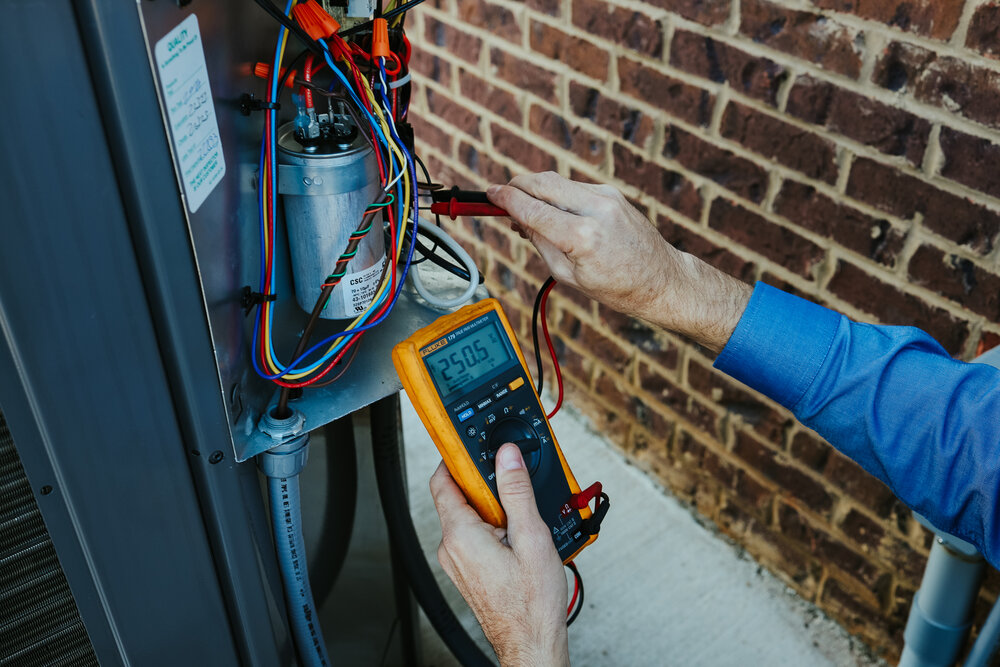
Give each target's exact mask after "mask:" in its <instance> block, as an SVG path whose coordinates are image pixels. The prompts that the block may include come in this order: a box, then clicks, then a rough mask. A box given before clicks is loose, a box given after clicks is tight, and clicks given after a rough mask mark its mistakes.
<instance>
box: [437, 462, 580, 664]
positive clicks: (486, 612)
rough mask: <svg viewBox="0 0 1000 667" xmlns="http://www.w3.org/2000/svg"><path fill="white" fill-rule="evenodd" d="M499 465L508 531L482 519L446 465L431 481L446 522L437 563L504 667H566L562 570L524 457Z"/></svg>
mask: <svg viewBox="0 0 1000 667" xmlns="http://www.w3.org/2000/svg"><path fill="white" fill-rule="evenodd" d="M496 462H497V463H496V471H497V490H498V491H499V495H500V503H501V505H503V508H504V511H505V512H506V513H507V528H506V530H505V529H502V528H494V527H493V526H491V525H490V524H488V523H486V522H484V521H483V520H482V519H481V518H479V515H478V514H476V511H475V510H474V509H472V507H471V506H469V503H468V502H466V500H465V496H463V495H462V491H461V489H459V488H458V485H457V484H455V480H453V479H452V477H451V475H450V474H449V473H448V469H447V468H446V467H445V465H444V463H442V464H441V465H439V466H438V469H437V471H436V472H435V473H434V475H433V476H432V477H431V495H432V496H434V504H435V506H436V507H437V511H438V515H440V517H441V546H440V547H438V560H439V561H440V562H441V567H443V568H444V571H445V572H446V573H447V574H448V576H449V577H451V580H452V581H453V582H455V586H457V587H458V590H459V592H461V593H462V596H463V597H464V598H465V599H466V601H467V602H468V603H469V606H470V607H471V608H472V611H473V612H474V613H475V615H476V618H477V619H478V620H479V624H480V625H482V627H483V632H484V633H485V634H486V638H487V639H488V640H489V642H490V644H492V645H493V648H494V650H495V651H496V653H497V657H498V658H499V659H500V664H501V665H525V666H541V665H545V666H550V665H568V664H569V645H568V643H567V635H566V604H567V600H566V594H567V587H566V576H565V575H564V574H563V566H562V562H561V561H560V559H559V555H558V553H556V548H555V545H554V544H553V543H552V536H551V535H550V534H549V529H548V527H547V526H546V525H545V522H544V521H542V517H541V516H539V514H538V508H537V507H536V505H535V493H534V490H533V489H532V487H531V478H530V477H529V476H528V471H527V470H526V469H525V467H524V460H523V459H522V458H521V450H520V449H518V448H517V446H516V445H512V444H506V445H504V446H503V447H501V448H500V450H499V452H497V457H496Z"/></svg>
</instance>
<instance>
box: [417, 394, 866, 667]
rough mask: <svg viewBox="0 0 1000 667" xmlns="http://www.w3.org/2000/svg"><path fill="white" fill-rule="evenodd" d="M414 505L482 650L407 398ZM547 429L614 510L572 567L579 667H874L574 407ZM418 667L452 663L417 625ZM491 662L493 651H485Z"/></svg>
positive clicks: (431, 451)
mask: <svg viewBox="0 0 1000 667" xmlns="http://www.w3.org/2000/svg"><path fill="white" fill-rule="evenodd" d="M403 425H404V429H403V430H404V440H405V443H406V457H407V469H408V476H409V486H410V501H411V506H412V510H413V515H414V520H415V522H416V525H417V530H418V532H419V533H420V535H421V542H422V544H423V546H424V551H425V553H426V554H427V557H428V560H429V561H430V562H431V563H432V565H433V566H434V567H435V568H436V570H437V572H436V574H437V576H438V580H439V582H440V583H441V586H442V588H443V590H444V591H445V595H446V596H448V598H449V600H450V601H451V602H452V607H453V608H454V609H456V610H457V611H458V613H459V615H460V618H461V619H462V621H463V623H464V624H465V626H466V627H467V628H468V629H469V630H470V632H472V633H473V636H474V637H476V638H477V639H478V640H479V641H480V642H481V643H482V646H483V648H484V650H489V646H488V644H487V643H486V641H485V639H484V638H483V636H482V633H481V632H480V631H479V629H478V626H477V625H476V623H475V619H474V618H473V616H472V613H471V612H470V611H469V610H468V608H467V607H466V606H465V604H464V603H463V602H462V599H461V597H460V596H459V595H458V592H457V591H456V590H455V588H454V587H453V586H452V585H451V583H450V582H449V581H448V580H447V578H446V577H445V575H444V574H443V572H441V570H440V567H439V566H438V564H437V557H436V555H435V554H436V551H437V545H438V541H439V540H440V534H441V533H440V524H439V523H438V520H437V514H436V513H435V511H434V507H433V503H432V502H431V498H430V493H429V491H428V488H427V480H428V479H429V478H430V475H431V473H432V472H433V471H434V468H435V467H436V466H437V464H438V462H439V461H440V457H439V456H438V453H437V450H436V449H435V447H434V445H433V443H432V442H431V440H430V437H429V436H428V435H427V433H426V431H425V430H424V428H423V426H422V425H421V424H420V420H419V419H418V417H417V416H416V413H415V412H414V411H413V409H412V407H410V405H409V403H408V401H407V400H406V398H405V394H403ZM553 428H554V429H555V431H556V435H557V436H558V438H559V441H560V443H561V444H562V446H563V450H564V452H565V454H566V457H567V459H568V460H569V463H570V466H571V467H572V468H573V471H574V473H575V474H576V476H577V479H578V480H579V481H580V483H581V484H583V485H586V484H587V483H589V482H590V481H592V480H596V479H599V480H601V482H603V484H604V488H605V490H606V491H607V492H608V493H609V494H610V495H611V498H612V509H611V511H610V512H609V514H608V518H607V520H606V521H605V522H604V527H603V528H602V530H601V537H600V539H598V540H597V542H595V543H594V544H593V545H591V546H590V547H588V548H587V550H586V551H584V552H583V554H581V555H580V556H579V557H578V558H577V564H578V565H579V567H580V571H581V572H582V574H583V576H584V583H585V584H586V607H585V609H584V610H583V612H582V613H581V614H580V617H579V618H578V619H577V621H576V623H574V624H573V626H572V627H571V628H570V635H569V637H570V654H571V658H572V662H573V665H575V666H576V667H585V666H587V665H593V666H597V665H600V666H603V667H609V666H617V665H621V666H626V665H627V666H630V667H641V666H644V665H683V666H685V667H694V666H697V665H711V666H713V667H725V666H728V665H733V666H738V667H749V666H751V665H768V666H772V665H794V666H799V665H802V666H807V665H843V666H847V665H874V664H880V663H878V662H877V661H874V660H873V659H871V658H870V657H869V656H868V654H867V651H866V650H865V649H864V647H863V646H862V645H861V644H860V643H859V642H857V641H855V640H853V639H852V638H851V637H850V636H849V635H848V634H847V633H846V632H845V631H844V630H843V629H842V628H841V627H840V626H838V625H837V624H836V623H834V622H833V621H831V620H830V619H828V618H827V617H826V616H824V615H823V614H822V613H821V612H819V611H817V610H816V608H815V607H813V606H812V605H810V604H809V603H807V602H805V601H804V600H802V599H801V598H799V597H798V596H796V595H795V594H794V593H793V592H792V591H790V590H789V589H788V588H787V587H785V586H784V585H783V584H782V583H781V582H780V581H778V580H777V579H776V578H775V577H773V576H772V575H770V574H769V573H767V572H766V571H763V570H762V569H761V568H760V567H759V566H758V565H757V564H756V563H755V562H753V561H752V560H750V559H748V558H747V557H746V556H744V555H742V553H741V552H740V551H739V550H738V549H737V548H736V547H735V546H733V545H732V544H730V543H728V542H727V541H726V540H724V539H723V538H721V537H720V536H718V535H717V534H715V533H713V532H712V531H711V530H709V529H707V528H705V527H704V526H702V525H700V524H699V523H698V522H697V521H696V520H695V519H694V517H693V516H692V514H691V511H690V510H689V509H688V508H686V507H685V506H683V505H681V504H680V503H679V502H678V501H676V500H675V499H673V498H671V497H669V496H668V495H665V494H664V492H663V491H662V489H660V488H659V487H657V486H656V485H655V484H654V483H653V482H652V481H651V480H650V479H649V478H648V477H647V476H646V475H645V474H643V473H642V472H641V471H639V470H637V469H636V468H634V467H632V466H630V465H629V464H628V463H627V462H626V461H625V459H624V458H623V457H622V456H621V455H620V454H618V452H616V451H615V450H614V449H612V448H611V446H610V445H609V444H608V443H607V442H605V441H604V440H603V439H602V438H601V437H600V436H599V435H598V434H597V433H595V432H594V431H592V430H591V429H590V428H589V427H588V425H587V423H586V421H585V420H584V419H583V418H582V417H581V416H580V415H579V414H577V413H574V412H573V410H572V408H568V409H564V410H563V411H562V412H561V413H560V414H559V415H558V416H557V417H556V418H555V419H554V420H553ZM422 630H423V631H422V643H423V651H424V658H425V660H424V663H425V664H426V665H428V666H436V667H444V666H445V665H454V664H456V663H455V662H454V660H453V658H452V657H451V655H450V654H449V653H448V652H447V649H446V648H445V647H444V646H443V645H442V644H441V642H440V640H439V639H438V638H437V636H436V635H435V634H434V632H433V630H432V629H431V628H430V627H429V625H428V624H427V622H426V619H423V629H422ZM491 654H492V652H491Z"/></svg>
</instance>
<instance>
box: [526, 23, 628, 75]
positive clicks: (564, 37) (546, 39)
mask: <svg viewBox="0 0 1000 667" xmlns="http://www.w3.org/2000/svg"><path fill="white" fill-rule="evenodd" d="M530 35H531V48H532V49H533V50H534V51H537V52H538V53H540V54H542V55H543V56H545V57H547V58H551V59H553V60H558V61H560V62H563V63H566V64H567V65H569V66H570V67H572V68H573V69H575V70H576V71H578V72H580V73H581V74H584V75H586V76H589V77H591V78H593V79H597V80H599V81H604V80H605V79H607V78H608V63H609V61H610V59H611V58H610V56H609V55H608V51H607V50H606V49H603V48H601V47H599V46H597V45H595V44H592V43H591V42H588V41H587V40H585V39H581V38H580V37H575V36H573V35H570V34H567V33H565V32H563V31H562V30H559V29H558V28H554V27H552V26H550V25H548V24H546V23H541V22H539V21H532V22H531V31H530Z"/></svg>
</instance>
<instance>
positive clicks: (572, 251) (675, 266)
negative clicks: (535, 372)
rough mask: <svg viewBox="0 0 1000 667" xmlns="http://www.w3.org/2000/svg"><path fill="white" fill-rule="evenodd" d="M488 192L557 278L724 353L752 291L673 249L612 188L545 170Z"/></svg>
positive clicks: (493, 187) (625, 311)
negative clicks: (582, 181) (581, 181)
mask: <svg viewBox="0 0 1000 667" xmlns="http://www.w3.org/2000/svg"><path fill="white" fill-rule="evenodd" d="M487 194H488V196H489V198H490V200H491V201H492V202H493V203H494V204H496V205H497V206H500V207H502V208H504V209H506V210H507V212H508V213H509V214H510V217H511V218H512V219H513V220H514V221H515V222H516V224H517V227H518V228H520V230H521V231H522V232H523V233H524V234H525V235H526V236H527V237H528V239H529V240H530V241H531V242H532V243H533V244H534V245H535V247H536V248H537V249H538V252H539V253H540V254H541V256H542V259H544V260H545V263H546V264H548V266H549V270H550V271H551V272H552V275H553V277H555V278H556V280H558V281H559V282H561V283H565V284H567V285H570V286H572V287H575V288H577V289H579V290H580V291H581V292H583V293H584V294H586V295H587V296H589V297H591V298H592V299H595V300H597V301H600V302H601V303H603V304H605V305H607V306H609V307H611V308H614V309H615V310H617V311H620V312H622V313H626V314H628V315H632V316H634V317H640V318H642V319H644V320H647V321H649V322H652V323H654V324H657V325H659V326H661V327H663V328H665V329H670V330H671V331H676V332H679V333H681V334H684V335H686V336H688V337H689V338H691V339H693V340H696V341H698V342H699V343H701V344H702V345H704V346H706V347H708V348H710V349H712V350H715V351H716V352H718V351H719V350H721V349H722V348H723V347H725V344H726V341H728V340H729V336H730V335H731V334H732V332H733V329H735V328H736V324H737V323H738V322H739V319H740V316H741V315H742V314H743V310H744V308H746V304H747V301H748V300H749V298H750V292H751V288H750V287H749V286H748V285H746V284H744V283H742V282H740V281H739V280H736V279H735V278H732V277H730V276H728V275H726V274H725V273H722V272H721V271H719V270H717V269H715V268H713V267H711V266H709V265H708V264H706V263H704V262H702V261H701V260H699V259H697V258H696V257H693V256H691V255H688V254H687V253H683V252H681V251H679V250H677V249H676V248H674V247H673V246H671V245H670V244H669V243H667V242H666V241H665V240H664V239H663V237H662V236H660V234H659V233H658V232H657V231H656V228H655V227H653V225H652V224H650V222H649V221H648V220H646V218H645V217H643V215H642V214H641V213H639V211H637V210H636V209H635V207H633V206H631V205H630V204H629V203H628V202H627V201H626V200H625V197H623V196H622V194H621V193H620V192H618V190H616V189H615V188H613V187H610V186H607V185H590V184H587V183H577V182H575V181H570V180H568V179H566V178H563V177H562V176H559V175H558V174H555V173H552V172H546V173H542V174H529V175H525V176H518V177H516V178H514V179H513V180H512V181H511V182H510V183H509V184H508V185H491V186H490V188H489V189H488V190H487Z"/></svg>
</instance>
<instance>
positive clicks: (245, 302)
mask: <svg viewBox="0 0 1000 667" xmlns="http://www.w3.org/2000/svg"><path fill="white" fill-rule="evenodd" d="M277 300H278V295H277V294H263V293H262V292H254V291H253V289H252V288H251V287H250V286H249V285H244V286H243V293H242V296H241V297H240V305H241V306H243V315H244V317H246V316H248V315H250V311H251V310H253V308H254V306H260V305H262V304H265V303H269V302H271V301H277Z"/></svg>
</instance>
